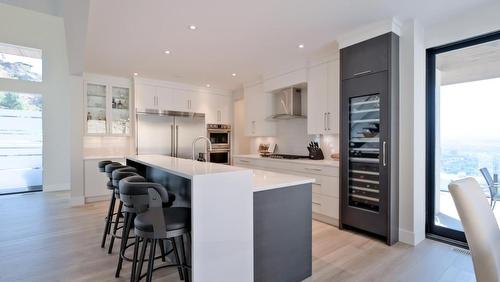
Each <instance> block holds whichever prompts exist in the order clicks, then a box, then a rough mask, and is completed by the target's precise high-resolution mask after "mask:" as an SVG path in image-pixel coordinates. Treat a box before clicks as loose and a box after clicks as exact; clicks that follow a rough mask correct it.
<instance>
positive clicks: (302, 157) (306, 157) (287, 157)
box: [269, 154, 309, 160]
mask: <svg viewBox="0 0 500 282" xmlns="http://www.w3.org/2000/svg"><path fill="white" fill-rule="evenodd" d="M269 158H272V159H289V160H296V159H309V156H300V155H287V154H270V155H269Z"/></svg>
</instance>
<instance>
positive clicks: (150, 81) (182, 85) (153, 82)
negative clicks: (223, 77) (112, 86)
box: [134, 77, 232, 96]
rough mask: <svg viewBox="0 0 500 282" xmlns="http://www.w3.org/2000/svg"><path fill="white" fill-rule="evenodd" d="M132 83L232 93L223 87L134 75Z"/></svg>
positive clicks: (223, 93) (217, 93)
mask: <svg viewBox="0 0 500 282" xmlns="http://www.w3.org/2000/svg"><path fill="white" fill-rule="evenodd" d="M134 84H146V85H150V86H157V87H167V88H172V89H178V90H190V91H196V92H199V93H206V94H215V95H225V96H231V95H232V93H231V91H228V90H224V89H217V88H206V87H201V86H197V85H193V84H187V83H180V82H174V81H168V80H157V79H150V78H142V77H134Z"/></svg>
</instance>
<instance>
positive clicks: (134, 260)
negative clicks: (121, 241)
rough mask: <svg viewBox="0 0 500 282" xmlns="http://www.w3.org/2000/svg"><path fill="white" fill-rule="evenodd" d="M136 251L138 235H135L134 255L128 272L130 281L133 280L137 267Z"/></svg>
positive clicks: (137, 249)
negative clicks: (130, 269)
mask: <svg viewBox="0 0 500 282" xmlns="http://www.w3.org/2000/svg"><path fill="white" fill-rule="evenodd" d="M138 252H139V237H138V236H135V242H134V256H133V257H132V271H131V273H130V282H134V281H135V275H136V268H137V253H138Z"/></svg>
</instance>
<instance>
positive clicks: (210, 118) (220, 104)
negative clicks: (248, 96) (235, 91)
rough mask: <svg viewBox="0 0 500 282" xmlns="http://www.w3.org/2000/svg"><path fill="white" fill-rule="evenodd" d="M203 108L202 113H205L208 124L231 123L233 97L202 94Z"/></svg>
mask: <svg viewBox="0 0 500 282" xmlns="http://www.w3.org/2000/svg"><path fill="white" fill-rule="evenodd" d="M200 96H201V99H200V101H202V102H203V103H202V104H203V108H202V110H201V112H203V113H205V114H206V115H205V121H206V122H207V123H221V124H230V123H231V106H232V98H231V96H225V95H208V94H201V95H200Z"/></svg>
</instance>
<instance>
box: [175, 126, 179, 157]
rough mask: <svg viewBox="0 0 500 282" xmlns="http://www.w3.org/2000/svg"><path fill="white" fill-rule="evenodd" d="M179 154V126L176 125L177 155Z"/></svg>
mask: <svg viewBox="0 0 500 282" xmlns="http://www.w3.org/2000/svg"><path fill="white" fill-rule="evenodd" d="M178 154H179V126H178V125H176V126H175V157H176V158H177V155H178Z"/></svg>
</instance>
